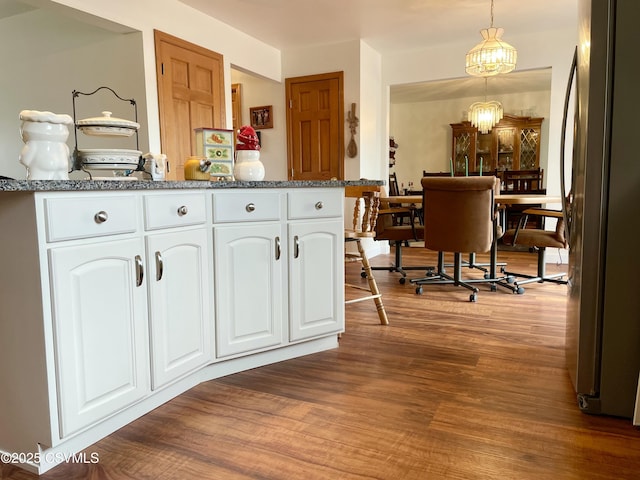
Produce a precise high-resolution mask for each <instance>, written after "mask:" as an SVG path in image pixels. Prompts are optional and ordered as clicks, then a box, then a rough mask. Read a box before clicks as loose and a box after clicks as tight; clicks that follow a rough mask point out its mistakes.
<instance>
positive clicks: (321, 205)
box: [316, 202, 324, 210]
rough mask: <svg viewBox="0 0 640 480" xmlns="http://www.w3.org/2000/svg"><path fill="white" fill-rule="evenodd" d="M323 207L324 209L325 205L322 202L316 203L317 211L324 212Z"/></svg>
mask: <svg viewBox="0 0 640 480" xmlns="http://www.w3.org/2000/svg"><path fill="white" fill-rule="evenodd" d="M323 207H324V204H323V203H322V202H317V203H316V210H322V208H323Z"/></svg>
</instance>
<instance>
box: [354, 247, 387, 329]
mask: <svg viewBox="0 0 640 480" xmlns="http://www.w3.org/2000/svg"><path fill="white" fill-rule="evenodd" d="M356 245H357V246H358V252H359V253H360V259H361V261H362V268H363V270H364V273H365V275H366V276H367V282H369V289H370V290H371V293H372V295H373V301H374V302H375V304H376V309H377V310H378V317H379V318H380V324H381V325H389V319H388V318H387V312H386V310H385V309H384V304H383V303H382V295H381V294H380V290H379V289H378V284H377V283H376V279H375V277H374V276H373V271H372V270H371V265H370V264H369V259H368V258H367V254H366V253H365V251H364V248H363V247H362V243H361V242H360V240H356Z"/></svg>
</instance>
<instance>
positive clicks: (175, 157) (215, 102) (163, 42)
mask: <svg viewBox="0 0 640 480" xmlns="http://www.w3.org/2000/svg"><path fill="white" fill-rule="evenodd" d="M154 33H155V47H156V73H157V79H158V107H159V111H160V141H161V144H162V153H164V154H166V155H167V160H168V162H169V171H168V172H167V178H169V179H172V180H183V179H184V162H185V160H186V159H187V157H189V155H195V153H196V150H195V133H194V129H195V128H226V116H225V106H224V105H225V100H224V99H225V93H224V92H225V90H224V64H223V57H222V55H220V54H218V53H215V52H212V51H210V50H207V49H205V48H202V47H199V46H197V45H194V44H192V43H189V42H186V41H184V40H181V39H179V38H176V37H172V36H171V35H167V34H166V33H162V32H159V31H157V30H155V31H154Z"/></svg>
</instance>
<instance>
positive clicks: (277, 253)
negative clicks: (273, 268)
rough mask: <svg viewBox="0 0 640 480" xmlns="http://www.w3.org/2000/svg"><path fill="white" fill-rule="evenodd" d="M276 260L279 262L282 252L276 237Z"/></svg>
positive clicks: (278, 238)
mask: <svg viewBox="0 0 640 480" xmlns="http://www.w3.org/2000/svg"><path fill="white" fill-rule="evenodd" d="M275 243H276V260H280V255H281V254H282V250H281V248H280V237H276V242H275Z"/></svg>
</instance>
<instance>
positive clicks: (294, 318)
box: [288, 189, 344, 341]
mask: <svg viewBox="0 0 640 480" xmlns="http://www.w3.org/2000/svg"><path fill="white" fill-rule="evenodd" d="M342 211H343V200H342V192H341V191H340V190H336V189H310V190H294V191H291V192H290V193H289V196H288V214H289V219H290V221H289V227H288V228H289V258H290V260H289V318H290V321H289V336H290V337H289V339H290V340H291V341H299V340H303V339H306V338H311V337H316V336H318V335H323V334H328V333H338V332H342V331H344V288H343V285H344V255H343V251H344V250H343V248H344V224H343V220H342Z"/></svg>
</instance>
